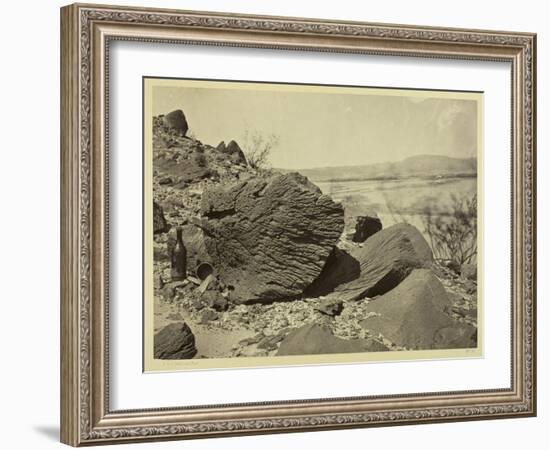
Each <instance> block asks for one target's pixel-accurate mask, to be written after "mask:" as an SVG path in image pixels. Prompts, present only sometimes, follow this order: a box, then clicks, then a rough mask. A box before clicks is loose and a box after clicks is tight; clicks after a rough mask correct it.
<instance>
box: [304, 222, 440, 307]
mask: <svg viewBox="0 0 550 450" xmlns="http://www.w3.org/2000/svg"><path fill="white" fill-rule="evenodd" d="M432 263H433V255H432V251H431V249H430V246H429V245H428V243H427V242H426V240H425V239H424V237H423V236H422V234H420V231H418V230H417V229H416V228H415V227H414V226H413V225H409V224H405V223H399V224H396V225H392V226H391V227H388V228H386V229H384V230H381V231H379V232H378V233H375V234H373V235H372V236H370V237H369V238H368V239H367V240H366V241H365V243H364V245H363V247H361V248H356V249H353V250H351V251H349V252H346V251H344V250H337V251H335V252H334V253H333V254H332V255H331V258H330V259H329V261H328V262H327V266H326V267H325V268H324V269H323V273H322V274H321V275H320V276H319V277H318V279H316V280H315V282H314V283H313V284H312V285H311V287H310V288H309V289H308V294H309V295H313V296H318V295H330V296H331V297H333V296H334V297H336V298H339V299H341V300H348V301H349V300H359V299H361V298H364V297H374V296H376V295H381V294H384V293H386V292H388V291H389V290H391V289H393V288H394V287H396V286H397V285H398V284H399V283H400V282H401V281H402V280H404V279H405V278H406V277H407V275H409V273H411V271H412V270H413V269H417V268H428V267H431V265H432Z"/></svg>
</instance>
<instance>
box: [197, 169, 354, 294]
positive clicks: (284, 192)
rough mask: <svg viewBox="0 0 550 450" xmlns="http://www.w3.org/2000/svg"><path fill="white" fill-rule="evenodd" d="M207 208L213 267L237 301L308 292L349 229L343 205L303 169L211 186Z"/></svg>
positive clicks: (205, 195)
mask: <svg viewBox="0 0 550 450" xmlns="http://www.w3.org/2000/svg"><path fill="white" fill-rule="evenodd" d="M201 212H202V215H203V220H202V228H203V230H204V232H205V235H206V237H205V242H206V248H207V250H208V253H209V255H210V256H211V258H212V264H213V266H214V269H215V271H216V273H217V274H218V276H219V279H220V281H221V282H222V283H223V284H224V285H225V286H227V287H228V288H229V289H230V290H231V291H232V292H231V299H232V301H236V302H238V303H243V302H254V301H270V300H277V299H287V298H291V297H294V296H296V295H299V294H301V293H302V292H303V290H304V289H305V288H306V287H307V286H309V285H310V284H311V282H312V281H313V280H314V279H315V278H316V277H317V276H318V275H319V274H320V273H321V270H322V269H323V266H324V265H325V262H326V260H327V257H328V256H329V254H330V253H331V251H332V248H333V246H334V245H335V243H336V241H337V240H338V238H339V236H340V234H341V233H342V229H343V226H344V213H343V209H342V206H341V205H340V204H339V203H335V202H334V201H332V199H331V198H330V197H328V196H326V195H323V194H322V193H321V191H320V189H319V188H318V187H317V186H315V185H314V184H312V183H310V182H309V181H308V180H307V178H305V177H303V176H302V175H300V174H297V173H290V174H285V175H276V176H272V177H270V178H267V179H260V178H253V179H250V180H247V181H245V182H242V183H237V184H232V185H225V186H219V187H214V188H210V189H207V190H205V192H204V193H203V197H202V204H201Z"/></svg>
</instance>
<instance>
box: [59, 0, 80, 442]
mask: <svg viewBox="0 0 550 450" xmlns="http://www.w3.org/2000/svg"><path fill="white" fill-rule="evenodd" d="M77 12H78V9H77V8H76V7H75V5H70V6H65V7H63V8H61V10H60V19H61V36H60V43H61V49H60V50H61V66H60V72H61V86H60V92H61V110H60V142H61V161H60V163H61V180H60V182H61V205H60V211H61V217H60V221H61V230H60V231H61V236H60V241H61V255H60V261H61V273H60V290H61V317H60V319H61V335H60V346H61V349H60V350H61V352H60V353H61V359H60V363H61V367H60V370H61V380H60V381H61V386H60V392H61V399H60V401H61V411H60V416H61V417H60V419H61V420H60V422H61V426H60V440H61V442H63V443H64V444H68V445H71V446H77V445H78V444H79V443H80V433H79V422H78V417H79V403H80V401H79V385H80V383H79V380H80V375H79V373H80V372H79V354H80V352H79V349H78V342H79V337H78V336H79V320H80V313H79V303H80V296H79V289H78V260H79V258H78V252H79V250H78V249H79V247H80V245H79V239H78V229H79V226H78V212H79V202H78V193H79V177H78V167H79V147H78V129H79V127H78V117H79V111H78V104H79V101H78V97H79V89H78V86H79V83H78V74H79V64H78V45H77V44H78V39H79V38H78V18H77Z"/></svg>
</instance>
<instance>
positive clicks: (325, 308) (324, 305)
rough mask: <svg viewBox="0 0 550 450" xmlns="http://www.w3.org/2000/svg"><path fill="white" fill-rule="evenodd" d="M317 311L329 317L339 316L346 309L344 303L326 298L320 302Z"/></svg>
mask: <svg viewBox="0 0 550 450" xmlns="http://www.w3.org/2000/svg"><path fill="white" fill-rule="evenodd" d="M316 309H317V311H319V312H322V313H323V314H326V315H327V316H337V315H339V314H340V313H341V312H342V310H343V309H344V303H343V302H342V300H339V299H337V298H325V299H323V300H321V301H320V302H319V306H318V307H317V308H316Z"/></svg>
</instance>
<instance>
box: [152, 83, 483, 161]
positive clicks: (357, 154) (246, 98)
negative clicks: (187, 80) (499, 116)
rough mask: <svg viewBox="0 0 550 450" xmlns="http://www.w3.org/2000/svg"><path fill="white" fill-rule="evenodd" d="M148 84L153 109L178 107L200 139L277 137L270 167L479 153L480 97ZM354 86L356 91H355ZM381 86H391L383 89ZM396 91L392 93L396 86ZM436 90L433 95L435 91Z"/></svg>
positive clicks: (159, 111) (158, 111)
mask: <svg viewBox="0 0 550 450" xmlns="http://www.w3.org/2000/svg"><path fill="white" fill-rule="evenodd" d="M247 86H250V89H248V88H247V89H242V88H241V89H238V90H236V89H226V88H224V89H219V88H218V89H205V88H202V87H200V88H197V87H165V86H155V87H154V88H153V101H152V108H153V114H154V115H158V114H166V113H168V112H170V111H172V110H174V109H181V110H183V112H184V113H185V115H186V117H187V121H188V123H189V129H190V131H191V132H192V133H193V134H194V135H195V136H196V138H197V139H199V140H200V141H202V142H203V143H205V144H210V145H213V146H216V145H217V144H218V143H219V142H220V141H222V140H223V141H225V142H226V143H227V142H228V141H230V140H231V139H235V140H236V141H237V142H239V143H242V141H243V139H244V135H245V132H246V130H249V131H250V132H253V131H257V132H259V133H261V134H263V135H266V136H267V135H270V134H275V135H277V136H279V145H278V147H277V148H275V149H274V150H273V152H272V155H271V164H272V165H273V167H279V168H288V169H300V168H312V167H325V166H344V165H358V164H371V163H378V162H386V161H397V160H401V159H403V158H407V157H409V156H413V155H419V154H437V155H446V156H454V157H461V158H466V157H471V156H476V154H477V133H478V130H477V128H478V126H477V123H478V122H477V102H476V101H475V100H461V99H448V98H429V96H430V95H434V94H433V93H430V92H426V93H425V95H426V97H417V96H416V97H413V96H410V95H408V96H407V93H406V92H404V95H403V96H401V95H400V96H395V95H392V96H390V95H357V94H356V93H355V94H346V93H344V92H342V90H341V89H340V90H338V92H337V93H335V91H334V90H333V91H331V93H327V90H325V91H324V92H323V90H318V91H316V92H287V91H280V90H265V86H264V87H263V89H262V90H258V89H254V85H253V84H248V85H247ZM355 92H357V91H355ZM382 92H388V91H387V90H386V91H384V90H382ZM394 92H395V91H394ZM435 95H437V94H435Z"/></svg>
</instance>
